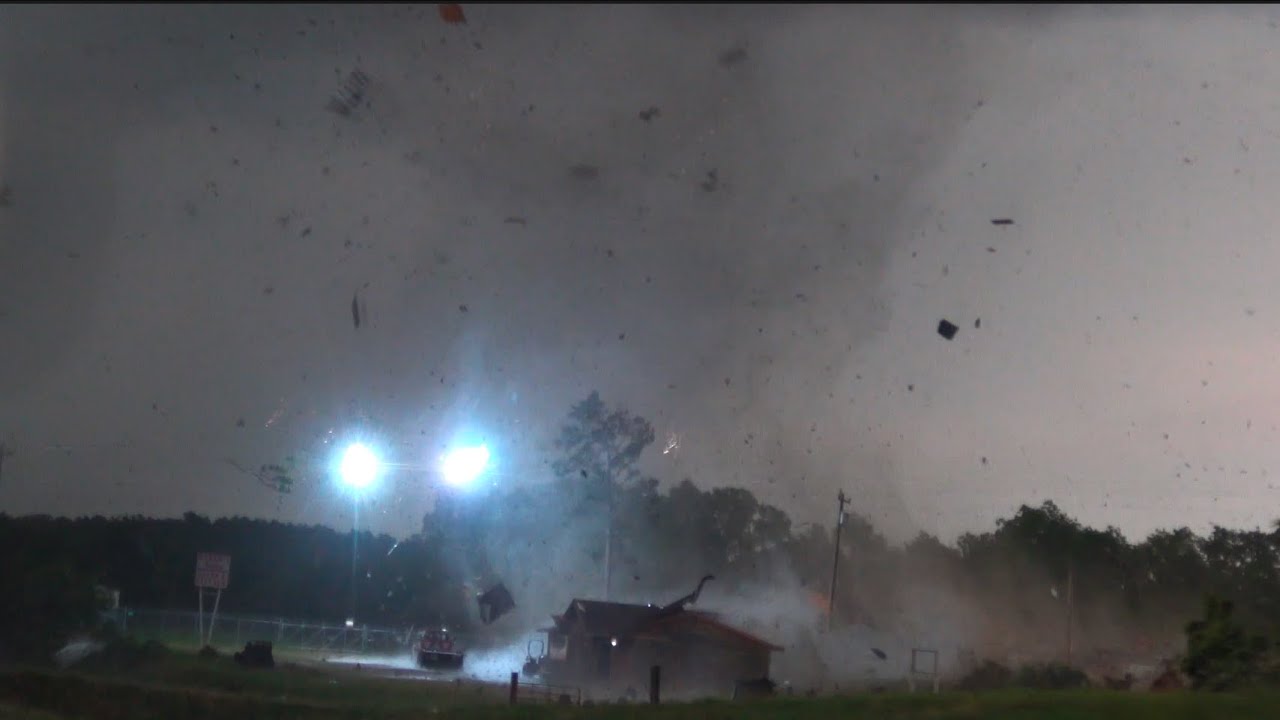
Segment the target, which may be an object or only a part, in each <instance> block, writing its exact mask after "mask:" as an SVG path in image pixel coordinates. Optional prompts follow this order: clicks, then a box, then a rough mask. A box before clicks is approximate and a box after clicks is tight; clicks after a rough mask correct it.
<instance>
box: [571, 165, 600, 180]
mask: <svg viewBox="0 0 1280 720" xmlns="http://www.w3.org/2000/svg"><path fill="white" fill-rule="evenodd" d="M569 174H570V175H572V176H573V177H574V178H576V179H578V180H595V179H596V178H598V177H600V168H598V167H596V166H595V165H587V164H585V163H579V164H577V165H573V166H571V167H570V168H569Z"/></svg>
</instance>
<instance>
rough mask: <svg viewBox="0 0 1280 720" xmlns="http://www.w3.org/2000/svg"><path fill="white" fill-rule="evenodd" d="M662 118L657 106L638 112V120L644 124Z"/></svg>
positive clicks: (660, 110)
mask: <svg viewBox="0 0 1280 720" xmlns="http://www.w3.org/2000/svg"><path fill="white" fill-rule="evenodd" d="M660 117H662V109H661V108H659V107H658V106H657V105H650V106H649V108H648V109H647V110H641V111H640V119H641V120H643V121H645V122H651V121H652V120H653V119H654V118H660Z"/></svg>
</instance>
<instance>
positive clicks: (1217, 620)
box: [1182, 596, 1277, 691]
mask: <svg viewBox="0 0 1280 720" xmlns="http://www.w3.org/2000/svg"><path fill="white" fill-rule="evenodd" d="M1234 609H1235V608H1234V607H1233V606H1232V604H1231V601H1230V600H1223V599H1221V598H1216V597H1213V596H1210V597H1207V598H1205V602H1204V618H1203V619H1201V620H1194V621H1192V622H1189V623H1187V627H1186V633H1187V654H1186V656H1185V657H1184V658H1183V660H1182V671H1183V672H1184V673H1186V674H1187V677H1189V678H1191V688H1192V689H1193V690H1214V691H1221V690H1232V689H1236V688H1241V687H1245V686H1248V685H1255V684H1259V683H1262V682H1267V681H1274V680H1275V679H1276V678H1275V675H1276V669H1277V658H1276V653H1275V652H1274V650H1273V648H1271V647H1270V643H1268V642H1267V640H1266V638H1263V637H1262V636H1259V635H1249V634H1248V633H1247V632H1246V631H1245V629H1244V627H1243V626H1241V625H1240V624H1239V623H1236V622H1235V621H1234V620H1233V619H1232V614H1233V612H1234Z"/></svg>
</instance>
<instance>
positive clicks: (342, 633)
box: [113, 608, 421, 655]
mask: <svg viewBox="0 0 1280 720" xmlns="http://www.w3.org/2000/svg"><path fill="white" fill-rule="evenodd" d="M113 614H114V616H115V621H116V625H117V627H119V629H120V631H121V632H122V633H124V634H126V635H130V636H132V637H136V638H139V639H150V640H159V641H161V642H164V643H166V644H174V645H194V646H197V647H198V646H201V645H204V643H203V642H201V640H200V627H201V619H200V614H199V613H198V612H195V611H190V610H153V609H147V608H118V609H117V610H115V611H113ZM210 619H211V615H210V613H209V612H207V611H206V613H205V616H204V632H205V634H206V635H210V634H211V635H212V639H211V641H210V642H209V644H210V645H213V646H214V647H217V648H228V649H231V648H234V649H239V648H242V647H244V644H245V643H246V642H249V641H251V640H266V641H268V642H270V643H272V645H273V646H274V647H275V648H277V649H282V650H300V651H307V652H324V653H344V654H347V653H353V654H370V655H389V654H398V653H406V654H407V653H409V652H410V651H411V649H412V647H413V645H414V643H415V642H416V640H417V639H418V637H419V636H420V635H421V631H420V630H415V629H414V628H406V629H396V628H387V627H375V626H372V625H353V626H351V627H348V626H347V625H346V624H344V623H333V624H330V623H324V622H319V623H317V622H308V621H305V620H289V619H285V618H272V617H261V616H249V615H231V614H227V613H221V612H220V613H218V617H217V618H216V620H215V621H214V624H213V629H212V633H210V628H209V622H210Z"/></svg>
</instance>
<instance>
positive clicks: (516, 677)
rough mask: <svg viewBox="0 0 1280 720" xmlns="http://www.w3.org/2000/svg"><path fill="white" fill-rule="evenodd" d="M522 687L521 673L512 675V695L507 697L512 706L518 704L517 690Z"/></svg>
mask: <svg viewBox="0 0 1280 720" xmlns="http://www.w3.org/2000/svg"><path fill="white" fill-rule="evenodd" d="M519 687H520V673H517V672H513V673H511V693H510V695H509V696H508V697H507V701H508V702H510V703H511V704H512V705H515V704H516V690H517V689H518V688H519Z"/></svg>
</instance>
